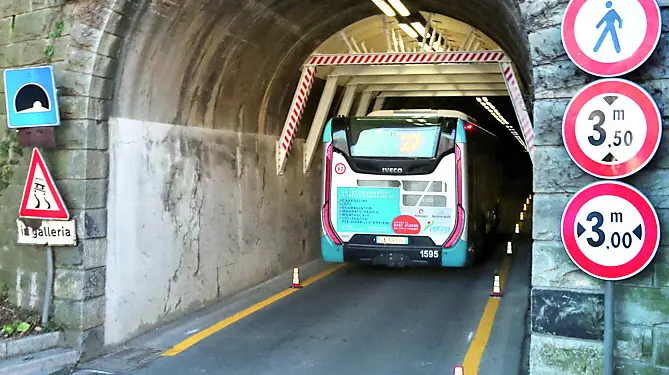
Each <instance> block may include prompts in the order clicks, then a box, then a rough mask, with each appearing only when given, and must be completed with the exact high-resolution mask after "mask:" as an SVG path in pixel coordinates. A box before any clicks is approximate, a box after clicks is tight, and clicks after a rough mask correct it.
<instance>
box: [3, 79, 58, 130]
mask: <svg viewBox="0 0 669 375" xmlns="http://www.w3.org/2000/svg"><path fill="white" fill-rule="evenodd" d="M4 78H5V101H6V103H7V127H8V128H10V129H15V128H30V127H40V126H60V113H59V110H58V98H57V97H56V81H55V78H54V74H53V67H52V66H40V67H29V68H19V69H7V70H5V72H4Z"/></svg>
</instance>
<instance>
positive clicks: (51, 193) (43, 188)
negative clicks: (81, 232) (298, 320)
mask: <svg viewBox="0 0 669 375" xmlns="http://www.w3.org/2000/svg"><path fill="white" fill-rule="evenodd" d="M19 216H20V217H24V218H31V219H46V220H69V219H70V213H69V212H68V211H67V208H66V207H65V203H64V202H63V198H61V197H60V193H59V192H58V189H57V188H56V184H55V183H54V181H53V178H52V177H51V173H49V169H47V167H46V164H45V163H44V158H43V157H42V154H41V153H40V152H39V150H38V149H37V148H34V149H33V155H32V159H31V160H30V169H29V170H28V178H27V179H26V186H25V188H24V189H23V198H22V199H21V207H20V209H19Z"/></svg>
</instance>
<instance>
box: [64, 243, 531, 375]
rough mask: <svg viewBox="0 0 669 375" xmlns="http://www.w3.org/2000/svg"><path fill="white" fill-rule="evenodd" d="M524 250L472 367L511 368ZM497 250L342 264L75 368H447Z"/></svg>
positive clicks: (486, 291) (471, 326)
mask: <svg viewBox="0 0 669 375" xmlns="http://www.w3.org/2000/svg"><path fill="white" fill-rule="evenodd" d="M517 247H518V246H517ZM529 248H530V247H529V244H526V245H524V246H522V249H516V252H515V255H514V256H512V257H511V259H510V260H508V261H507V262H509V263H510V265H511V271H510V274H509V277H508V278H507V279H506V281H505V284H504V287H503V291H504V296H503V297H502V299H501V301H500V305H499V309H498V310H497V313H496V316H495V321H494V323H493V326H492V332H491V333H490V338H489V340H488V342H487V346H486V349H485V351H484V353H483V358H482V359H481V361H480V367H479V372H478V373H479V374H502V373H503V374H517V373H518V371H519V368H520V365H521V351H522V350H521V347H522V345H523V339H524V335H525V332H524V324H525V323H524V320H525V312H526V310H527V309H528V307H527V305H528V293H529V279H528V275H529V265H530V261H529ZM503 251H504V250H503V249H500V254H499V255H497V256H495V257H494V258H492V259H490V260H489V261H488V262H486V263H485V264H483V265H481V266H476V267H472V268H465V269H427V268H414V269H387V268H372V267H366V266H362V265H356V264H349V265H347V266H345V267H343V268H341V269H340V270H338V271H336V272H334V273H332V274H330V275H329V276H327V277H324V278H323V279H320V280H318V281H316V282H314V283H312V284H310V285H308V286H307V287H305V288H303V289H301V290H298V291H296V292H295V293H292V294H290V295H288V296H286V297H285V298H282V299H280V300H278V301H276V302H274V303H272V304H269V305H268V306H266V307H264V308H262V309H260V310H259V311H257V312H255V313H253V314H251V315H249V316H247V317H245V318H243V319H241V320H239V321H237V322H235V323H233V324H231V325H229V326H227V327H225V328H224V329H222V330H220V331H218V332H215V333H213V334H211V335H210V336H207V337H206V338H204V339H202V340H201V341H199V342H197V343H196V344H194V345H193V346H191V347H189V348H187V349H185V350H183V351H181V352H179V353H177V354H175V355H174V356H162V357H158V356H157V355H156V356H154V358H153V359H152V360H150V361H144V363H142V364H139V363H134V364H127V365H126V366H125V368H123V367H122V366H121V367H118V366H117V367H116V368H114V366H110V364H111V363H112V361H110V360H107V361H105V359H104V358H103V359H101V360H97V361H94V362H93V363H91V365H88V366H87V364H83V365H82V366H81V368H82V369H84V368H85V369H96V370H104V371H105V372H106V373H113V374H120V373H123V374H156V375H157V374H240V375H241V374H451V373H452V371H453V367H454V366H456V365H462V364H463V361H464V360H465V355H466V353H467V352H468V349H469V348H470V346H471V341H472V339H473V338H474V337H475V335H479V333H477V329H478V330H479V331H481V328H480V327H479V326H485V325H486V324H485V323H482V321H483V320H484V319H483V317H482V316H483V314H484V309H485V307H486V304H487V303H488V300H489V296H490V292H491V291H492V285H493V275H494V272H495V269H496V268H498V267H499V266H500V264H501V259H500V258H502V257H504V255H502V254H501V253H503ZM252 303H253V302H252ZM237 311H239V309H237ZM235 312H236V311H235ZM233 313H234V312H233ZM227 314H228V316H229V315H231V314H230V313H229V312H228V313H227ZM497 322H502V323H501V324H499V323H497ZM207 325H208V324H207ZM207 325H204V326H203V327H202V328H206V327H207ZM182 327H185V328H183V329H182V331H183V330H185V329H187V328H188V327H186V326H185V325H182ZM485 328H486V327H484V329H483V330H485ZM487 328H489V327H487ZM476 337H478V336H476ZM170 340H172V342H171V343H169V344H166V343H161V344H156V343H157V342H160V340H156V339H151V340H148V341H146V340H145V341H144V345H146V346H152V347H153V348H156V347H159V348H160V349H163V350H164V349H169V348H170V347H171V346H172V345H174V344H175V342H174V340H173V338H172V339H167V341H170ZM181 340H183V338H181ZM131 346H132V345H131ZM476 362H478V361H476ZM465 370H466V369H465ZM470 370H471V369H470ZM83 371H86V370H82V372H80V373H81V374H84V373H90V372H83ZM113 371H120V372H113ZM75 373H77V372H75ZM465 373H466V374H471V373H473V372H471V371H469V372H465Z"/></svg>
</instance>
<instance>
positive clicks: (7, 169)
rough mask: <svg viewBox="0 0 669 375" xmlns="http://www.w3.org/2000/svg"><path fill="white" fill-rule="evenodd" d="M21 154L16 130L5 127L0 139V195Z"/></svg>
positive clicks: (12, 174)
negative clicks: (3, 135)
mask: <svg viewBox="0 0 669 375" xmlns="http://www.w3.org/2000/svg"><path fill="white" fill-rule="evenodd" d="M21 156H23V149H22V148H21V147H19V144H18V140H17V135H16V131H12V130H10V129H5V137H4V138H2V139H0V195H2V192H3V191H4V190H5V189H7V188H8V187H9V185H10V183H11V181H12V177H13V176H14V166H16V165H17V164H19V160H20V157H21Z"/></svg>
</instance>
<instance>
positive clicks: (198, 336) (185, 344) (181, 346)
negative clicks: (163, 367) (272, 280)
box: [160, 263, 346, 357]
mask: <svg viewBox="0 0 669 375" xmlns="http://www.w3.org/2000/svg"><path fill="white" fill-rule="evenodd" d="M345 265H346V263H341V264H337V265H336V266H333V267H330V268H328V269H326V270H325V271H323V272H321V273H319V274H318V275H316V276H314V277H311V278H309V279H308V280H305V281H304V282H303V283H302V286H303V287H306V286H309V285H311V284H313V283H314V282H316V281H318V280H320V279H322V278H324V277H326V276H328V275H330V274H331V273H333V272H335V271H337V270H338V269H340V268H342V267H344V266H345ZM298 290H299V289H286V290H284V291H282V292H279V293H277V294H275V295H273V296H271V297H269V298H267V299H266V300H264V301H260V302H258V303H256V304H255V305H253V306H251V307H248V308H246V309H244V310H242V311H240V312H238V313H236V314H234V315H232V316H229V317H227V318H225V319H223V320H221V321H220V322H218V323H216V324H214V325H213V326H210V327H209V328H206V329H204V330H202V331H200V332H197V333H195V334H193V335H192V336H190V337H188V338H187V339H185V340H184V341H182V342H180V343H178V344H176V345H174V346H173V347H172V348H170V349H168V350H167V351H165V352H163V353H161V354H160V355H161V356H163V357H165V356H175V355H177V354H179V353H181V352H183V351H184V350H186V349H188V348H190V347H191V346H193V345H195V344H197V343H198V342H200V341H202V340H204V339H205V338H207V337H209V336H211V335H212V334H214V333H216V332H218V331H220V330H222V329H223V328H225V327H227V326H229V325H231V324H233V323H235V322H237V321H239V320H242V319H244V318H246V317H247V316H249V315H251V314H253V313H254V312H256V311H258V310H260V309H262V308H264V307H267V306H269V305H271V304H272V303H274V302H276V301H278V300H280V299H282V298H284V297H286V296H289V295H291V294H293V293H295V292H297V291H298Z"/></svg>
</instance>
